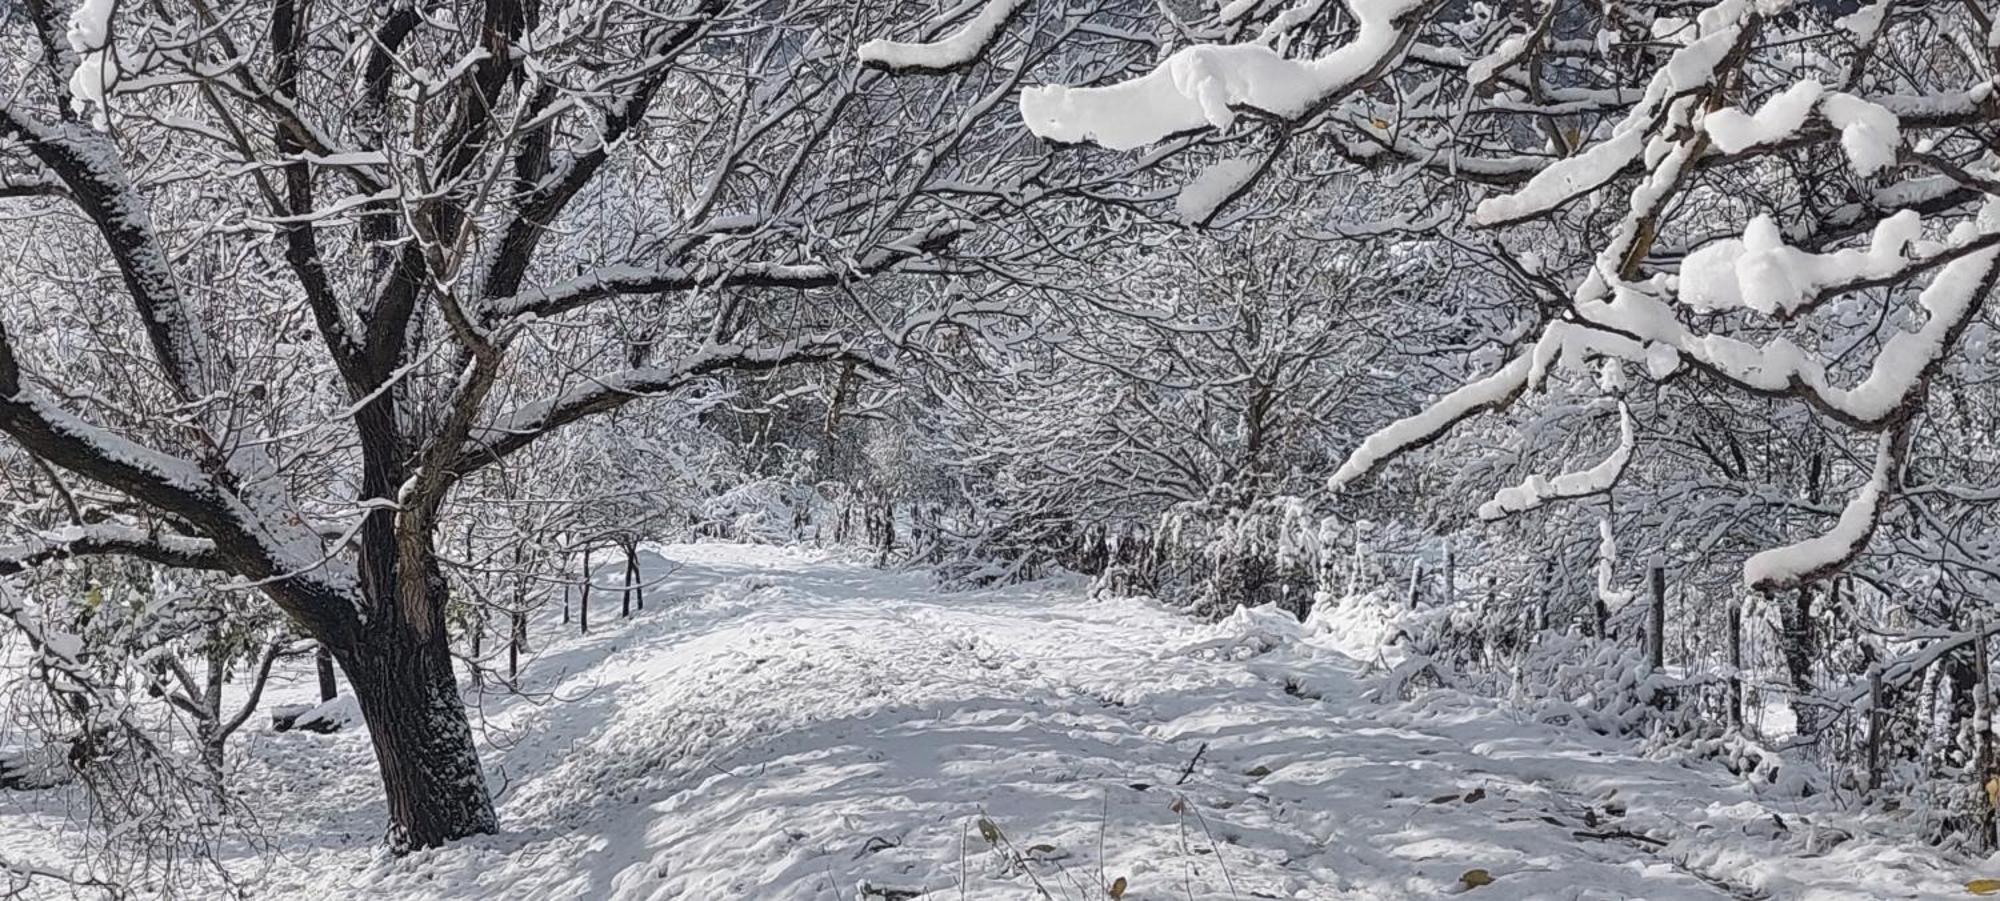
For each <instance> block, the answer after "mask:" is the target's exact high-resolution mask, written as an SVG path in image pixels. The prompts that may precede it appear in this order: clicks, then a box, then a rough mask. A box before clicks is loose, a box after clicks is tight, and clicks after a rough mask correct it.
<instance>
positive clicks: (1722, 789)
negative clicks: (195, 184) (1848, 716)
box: [0, 544, 1980, 901]
mask: <svg viewBox="0 0 2000 901" xmlns="http://www.w3.org/2000/svg"><path fill="white" fill-rule="evenodd" d="M669 561H671V562H669ZM643 562H644V564H645V572H644V573H643V575H644V577H645V579H646V580H647V581H649V582H652V583H654V584H652V585H651V587H650V588H649V590H648V597H647V603H646V609H645V611H644V612H643V613H636V614H635V615H634V617H633V618H632V619H629V620H621V619H619V618H618V615H617V614H618V600H617V597H616V595H615V594H614V593H612V592H611V591H609V590H607V589H602V588H601V589H600V590H599V592H598V594H597V595H596V597H595V599H594V601H593V606H594V610H593V613H594V616H593V622H594V627H593V632H592V634H590V635H589V636H576V635H574V634H571V633H569V632H567V631H564V630H565V627H563V626H562V625H560V623H559V622H558V619H557V616H558V614H557V613H556V612H555V611H548V613H549V617H548V618H547V619H546V620H543V621H541V622H538V623H537V624H536V627H535V633H536V636H537V638H538V644H539V653H536V654H534V655H532V657H531V659H530V662H529V664H528V670H527V672H528V674H529V676H530V678H529V679H528V680H527V689H528V694H527V695H526V696H524V697H489V698H488V699H487V700H486V702H485V704H484V705H483V706H484V714H483V716H479V717H476V719H475V724H476V726H477V728H479V729H480V731H481V737H482V743H483V745H484V749H485V761H486V766H487V771H488V778H489V780H491V782H492V783H493V785H494V786H495V787H496V790H497V791H499V792H500V807H501V815H502V820H503V830H504V831H503V833H502V834H501V835H498V836H493V837H487V838H482V839H475V840H472V841H468V842H463V843H460V844H458V845H456V846H454V847H451V848H447V849H445V850H442V851H437V852H427V853H422V854H418V855H413V856H411V857H409V858H405V859H402V860H393V859H390V858H388V857H387V856H386V855H384V854H382V853H381V852H380V851H379V850H378V849H377V845H376V836H377V830H378V829H379V824H380V823H381V821H382V810H381V801H380V799H379V796H378V793H377V791H376V788H375V784H374V775H373V773H372V771H371V769H370V764H369V757H368V749H367V742H366V737H365V735H363V734H361V732H360V727H358V726H354V727H350V728H349V729H348V730H346V731H344V732H342V733H339V734H336V735H333V736H314V735H302V734H296V733H288V734H282V735H280V734H273V733H270V732H269V731H268V729H267V727H265V725H264V723H263V722H261V717H260V722H259V723H258V728H257V730H256V734H254V735H252V736H250V737H249V738H248V739H246V741H245V746H244V748H243V749H242V750H241V751H239V752H237V753H238V759H240V760H243V761H244V763H243V767H242V772H241V773H239V776H238V784H239V785H241V786H242V787H243V790H245V791H246V792H249V793H251V795H252V796H253V801H255V802H256V804H257V807H258V809H261V810H266V811H270V814H269V819H268V821H267V822H266V824H265V826H266V829H267V830H268V832H269V834H270V837H271V839H272V840H273V841H274V842H275V843H276V845H277V847H278V848H279V855H278V857H277V858H276V860H275V862H274V863H273V864H272V865H271V868H270V869H269V870H267V871H263V872H260V873H256V872H251V871H247V870H246V873H250V874H251V875H254V876H255V878H256V879H257V880H258V883H257V884H258V886H259V887H258V889H257V890H256V894H257V895H260V896H266V897H288V898H289V897H297V898H306V897H313V898H330V897H352V896H383V897H389V896H393V897H398V898H447V897H451V898H460V897H463V898H470V897H495V898H498V897H506V898H593V899H596V898H618V899H637V898H658V899H724V898H754V899H771V901H805V899H815V901H832V899H856V898H861V899H878V898H879V899H897V898H911V897H930V898H939V899H951V898H961V897H964V898H1036V897H1042V896H1043V895H1042V893H1043V892H1046V896H1047V897H1051V898H1071V899H1097V898H1103V897H1107V890H1106V887H1107V886H1109V885H1110V884H1111V883H1112V882H1114V881H1115V880H1117V879H1119V878H1123V879H1124V880H1125V884H1126V886H1127V888H1126V891H1125V892H1124V897H1125V898H1126V899H1128V901H1130V899H1173V898H1189V897H1193V898H1200V899H1210V898H1245V899H1247V898H1297V899H1321V898H1324V899H1345V898H1380V899H1394V898H1418V897H1434V896H1437V895H1439V894H1443V893H1454V892H1461V891H1462V892H1466V893H1468V894H1471V895H1473V897H1476V898H1486V899H1501V898H1759V897H1771V898H1802V897H1813V898H1857V899H1859V898H1896V897H1935V896H1948V895H1961V894H1962V893H1963V891H1964V889H1963V883H1964V882H1965V880H1966V879H1968V878H1971V877H1972V876H1974V875H1980V874H1977V873H1973V872H1968V865H1967V864H1965V863H1963V862H1956V861H1950V860H1945V859H1942V858H1939V857H1937V856H1935V855H1933V854H1931V853H1929V852H1928V851H1926V850H1923V849H1922V847H1921V846H1919V845H1916V844H1915V843H1914V842H1912V841H1911V837H1910V836H1908V835H1903V834H1900V833H1899V826H1898V824H1896V823H1895V822H1893V821H1890V820H1887V819H1882V818H1879V817H1878V818H1877V819H1875V820H1868V821H1864V820H1860V819H1857V818H1853V817H1851V816H1849V815H1847V814H1843V813H1840V812H1838V810H1837V809H1836V808H1835V807H1834V806H1832V805H1830V804H1828V803H1826V802H1823V801H1818V800H1812V801H1801V800H1797V799H1782V798H1780V799H1760V798H1759V797H1758V796H1757V794H1756V793H1755V792H1754V791H1752V790H1751V789H1750V788H1749V787H1747V786H1745V785H1744V784H1743V783H1742V782H1741V780H1739V779H1737V778H1736V777H1734V776H1732V775H1730V774H1729V773H1728V772H1726V771H1725V770H1723V769H1722V768H1721V767H1719V766H1718V765H1715V764H1713V763H1708V762H1702V761H1695V762H1690V763H1682V762H1679V761H1677V760H1670V759H1661V760H1649V759H1646V758H1644V757H1643V756H1641V755H1639V754H1638V752H1637V751H1636V750H1635V748H1636V745H1635V743H1634V741H1633V740H1632V739H1614V738H1606V737H1601V736H1597V735H1594V734H1591V733H1588V732H1585V731H1583V730H1581V729H1576V728H1570V727H1562V726H1551V725H1544V724H1539V723H1534V722H1530V721H1527V720H1526V718H1525V717H1524V716H1523V715H1522V714H1520V713H1519V712H1518V711H1516V710H1515V709H1513V708H1511V707H1510V706H1509V705H1508V704H1507V703H1506V702H1504V701H1497V700H1493V699H1486V698H1479V697H1473V696H1469V695H1465V694H1461V693H1458V692H1454V691H1451V690H1440V691H1435V692H1431V693H1429V694H1426V695H1423V696H1421V697H1420V698H1419V700H1417V701H1415V702H1404V701H1399V700H1395V699H1389V700H1387V701H1378V700H1376V699H1375V698H1374V697H1373V693H1374V690H1375V689H1376V688H1377V687H1378V686H1379V685H1380V684H1381V681H1382V680H1381V678H1380V677H1381V675H1382V674H1381V671H1380V669H1379V667H1378V668H1373V669H1371V666H1370V663H1369V662H1368V661H1367V660H1364V659H1357V658H1358V657H1366V656H1368V655H1369V654H1370V650H1369V645H1371V644H1372V643H1373V642H1374V641H1375V640H1376V639H1377V638H1379V636H1376V635H1373V634H1372V633H1371V632H1370V630H1369V629H1368V628H1367V626H1366V625H1365V624H1363V623H1356V622H1343V623H1340V624H1328V625H1325V626H1321V624H1318V623H1315V624H1314V626H1315V628H1307V627H1301V626H1299V625H1297V624H1296V623H1293V622H1291V621H1289V620H1288V619H1286V618H1285V617H1282V616H1279V615H1276V614H1271V615H1263V614H1260V613H1257V612H1249V613H1239V615H1238V616H1236V617H1235V618H1233V619H1230V620H1226V621H1224V622H1222V623H1219V624H1216V625H1213V626H1209V625H1203V624H1199V623H1196V622H1193V621H1190V620H1188V619H1186V618H1184V617H1181V616H1178V615H1176V614H1174V613H1172V612H1169V611H1167V610H1166V609H1164V608H1161V607H1159V606H1157V605H1155V604H1152V603H1151V602H1147V601H1141V600H1130V599H1088V598H1086V597H1085V593H1084V591H1083V589H1082V588H1081V586H1080V585H1078V584H1077V583H1074V582H1043V583H1039V584H1034V585H1028V586H1021V587H1013V588H1006V589H1000V590H993V591H978V592H969V593H967V592H948V591H943V590H940V589H938V588H937V587H935V586H934V584H933V583H932V581H931V579H930V578H929V577H928V576H927V575H925V574H923V573H920V572H883V571H878V570H875V569H872V568H870V567H868V566H867V565H866V563H865V562H862V561H858V560H850V559H848V558H844V557H840V556H834V555H829V554H822V553H816V552H811V551H800V550H788V549H780V548H767V547H746V546H735V545H720V544H704V545H693V546H668V547H662V548H655V549H649V550H647V551H646V552H644V555H643ZM618 569H619V568H615V567H606V568H605V570H604V571H605V572H606V573H617V571H618ZM605 578H606V579H607V581H606V582H603V583H601V584H610V581H612V580H615V579H617V578H622V574H618V575H610V576H606V577H605ZM567 628H568V629H573V628H574V626H570V627H567ZM294 675H295V677H296V680H297V681H296V682H294V683H291V684H287V685H285V686H283V687H281V688H280V689H278V695H279V697H278V699H277V703H284V702H287V701H290V700H294V699H297V698H303V697H304V696H306V695H309V694H311V692H312V690H313V689H312V685H311V679H310V667H309V664H307V665H306V666H305V667H304V668H302V669H301V670H300V671H299V672H298V673H296V674H294ZM49 809H50V810H53V809H54V808H53V806H52V805H51V807H50V808H49ZM38 816H39V817H40V819H39V820H38V819H37V817H38ZM982 818H983V819H984V825H982V822H981V821H982ZM50 827H56V828H60V823H59V821H58V820H57V818H56V815H55V814H53V813H48V814H44V815H38V814H36V813H35V812H33V811H32V810H29V811H22V812H16V813H14V814H10V815H6V816H4V817H0V851H4V852H5V853H8V854H10V855H15V856H17V857H18V856H24V855H32V854H34V853H37V852H38V851H39V852H40V853H44V854H46V853H48V850H49V847H50V846H49V844H48V843H47V841H46V840H44V839H38V838H37V837H36V836H35V831H36V830H37V829H39V828H50ZM246 866H247V864H246ZM1474 869H1480V870H1484V871H1485V873H1486V875H1488V876H1490V877H1491V882H1490V884H1484V885H1478V886H1469V885H1467V884H1466V883H1465V882H1463V881H1462V877H1464V876H1465V874H1466V873H1467V872H1468V871H1471V870H1474ZM1473 881H1474V882H1478V881H1481V880H1480V879H1479V877H1478V876H1477V875H1475V876H1474V877H1473Z"/></svg>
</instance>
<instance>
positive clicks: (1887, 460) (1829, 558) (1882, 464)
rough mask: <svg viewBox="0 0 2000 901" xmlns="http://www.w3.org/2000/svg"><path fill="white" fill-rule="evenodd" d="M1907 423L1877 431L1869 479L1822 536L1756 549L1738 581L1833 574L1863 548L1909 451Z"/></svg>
mask: <svg viewBox="0 0 2000 901" xmlns="http://www.w3.org/2000/svg"><path fill="white" fill-rule="evenodd" d="M1908 442H1909V427H1908V426H1907V425H1904V426H1900V427H1898V428H1895V429H1891V430H1890V431H1888V432H1885V433H1883V434H1882V436H1881V439H1880V441H1879V443H1878V445H1877V448H1876V451H1875V469H1874V471H1873V472H1872V473H1871V474H1870V475H1869V476H1868V481H1867V482H1866V483H1864V484H1863V485H1862V486H1861V489H1860V490H1859V491H1857V492H1855V494H1854V497H1853V498H1852V499H1850V500H1849V501H1848V502H1847V506H1846V507H1843V508H1841V511H1840V519H1839V520H1838V521H1837V522H1835V523H1834V524H1833V528H1832V529H1831V530H1829V531H1827V532H1825V533H1824V534H1820V535H1815V536H1813V537H1811V538H1807V539H1805V540H1803V541H1799V542H1795V543H1793V544H1788V545H1786V546H1784V547H1777V548H1771V549H1769V550H1765V551H1760V552H1758V553H1757V554H1756V555H1754V556H1752V557H1751V558H1750V559H1749V560H1746V561H1744V563H1743V581H1744V583H1745V584H1747V585H1749V586H1750V587H1752V588H1756V589H1762V590H1766V591H1769V590H1775V589H1779V588H1789V587H1791V586H1794V585H1798V584H1800V583H1804V582H1811V581H1813V580H1814V579H1819V578H1822V577H1824V576H1826V575H1828V574H1830V573H1834V572H1838V571H1839V570H1840V568H1841V567H1842V566H1845V565H1846V564H1847V561H1849V560H1852V559H1854V558H1855V557H1856V556H1857V555H1859V554H1860V553H1861V552H1862V551H1863V550H1865V549H1866V548H1867V547H1868V540H1869V539H1870V538H1872V537H1874V535H1875V527H1876V525H1877V524H1878V523H1880V521H1881V519H1882V505H1883V503H1884V502H1885V500H1886V495H1888V494H1889V492H1890V490H1891V489H1892V488H1893V487H1894V482H1895V479H1896V477H1897V474H1898V473H1897V470H1898V469H1900V468H1901V466H1902V463H1903V455H1904V453H1905V452H1906V451H1907V449H1908Z"/></svg>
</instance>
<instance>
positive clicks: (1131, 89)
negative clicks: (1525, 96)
mask: <svg viewBox="0 0 2000 901" xmlns="http://www.w3.org/2000/svg"><path fill="white" fill-rule="evenodd" d="M1427 2H1428V0H1349V3H1348V8H1349V9H1350V10H1352V11H1353V13H1354V17H1355V19H1356V20H1357V22H1358V23H1359V27H1358V28H1357V29H1356V32H1355V36H1354V40H1353V41H1352V42H1350V43H1348V44H1346V45H1345V46H1342V47H1340V48H1339V49H1337V50H1334V51H1333V52H1331V53H1329V54H1327V55H1326V56H1322V57H1320V58H1318V59H1312V60H1294V59H1286V58H1285V57H1284V56H1282V55H1280V54H1279V53H1278V51H1276V50H1273V49H1271V48H1270V47H1266V46H1264V45H1262V44H1229V45H1217V44H1204V45H1200V46H1195V47H1188V48H1186V49H1184V50H1181V51H1180V52H1178V53H1175V54H1174V55H1172V56H1170V57H1167V59H1166V61H1165V62H1162V63H1161V64H1160V65H1159V67H1158V68H1155V69H1154V70H1153V71H1152V72H1149V73H1147V74H1145V75H1142V76H1140V77H1138V78H1135V79H1132V80H1131V81H1126V82H1122V83H1119V84H1114V85H1107V86H1104V87H1092V88H1073V87H1068V86H1065V85H1047V86H1044V87H1039V88H1030V89H1027V90H1024V91H1022V92H1021V118H1022V119H1023V120H1024V121H1025V122H1026V123H1027V126H1028V129H1029V130H1030V131H1033V132H1034V133H1035V134H1037V135H1040V136H1042V137H1044V138H1048V139H1051V140H1056V141H1064V142H1069V143H1081V142H1084V141H1092V142H1095V143H1097V144H1101V145H1103V146H1105V147H1109V148H1112V149H1114V150H1131V149H1133V148H1136V147H1143V146H1145V145H1147V144H1152V143H1155V142H1157V141H1160V140H1162V139H1164V138H1166V137H1168V136H1169V135H1174V134H1179V133H1181V132H1185V131H1192V130H1195V129H1198V128H1203V127H1208V126H1213V127H1216V128H1226V127H1228V126H1229V125H1230V124H1231V123H1232V122H1234V121H1236V108H1237V107H1246V106H1247V107H1254V108H1256V109H1260V110H1263V111H1265V112H1268V113H1271V114H1273V115H1277V116H1283V117H1286V118H1293V117H1296V116H1299V115H1302V114H1304V113H1305V112H1306V110H1307V109H1309V108H1311V107H1312V105H1313V104H1314V103H1317V102H1319V101H1320V100H1323V99H1325V98H1327V97H1331V96H1334V95H1337V94H1340V93H1343V92H1345V91H1348V90H1351V89H1352V88H1354V87H1355V86H1357V85H1358V84H1360V83H1361V82H1362V81H1363V80H1364V79H1366V78H1367V77H1368V76H1369V75H1371V74H1372V73H1374V72H1376V71H1378V70H1379V69H1380V68H1381V67H1383V66H1385V65H1387V64H1389V63H1390V62H1391V61H1392V60H1393V59H1394V58H1395V57H1396V56H1397V55H1398V54H1400V53H1401V52H1402V50H1403V47H1404V46H1405V45H1406V44H1407V43H1408V40H1409V38H1410V36H1411V35H1410V30H1411V29H1412V28H1413V27H1414V25H1413V23H1412V22H1410V21H1408V20H1409V19H1410V18H1414V17H1413V16H1412V15H1411V14H1412V13H1415V12H1416V11H1418V10H1419V9H1421V8H1422V7H1424V6H1425V5H1426V4H1427Z"/></svg>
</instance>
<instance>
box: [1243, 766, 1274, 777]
mask: <svg viewBox="0 0 2000 901" xmlns="http://www.w3.org/2000/svg"><path fill="white" fill-rule="evenodd" d="M1243 775H1245V776H1249V777H1250V778H1252V779H1262V778H1264V777H1265V776H1269V775H1271V768H1270V767H1267V766H1265V765H1263V764H1261V763H1260V764H1257V765H1256V766H1253V767H1251V768H1250V769H1249V770H1247V771H1245V772H1244V774H1243Z"/></svg>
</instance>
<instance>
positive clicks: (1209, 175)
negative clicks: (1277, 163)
mask: <svg viewBox="0 0 2000 901" xmlns="http://www.w3.org/2000/svg"><path fill="white" fill-rule="evenodd" d="M1262 168H1263V164H1262V163H1261V162H1260V161H1259V160H1257V159H1256V158H1252V157H1245V158H1243V159H1234V160H1222V161H1220V162H1216V163H1212V164H1210V165H1209V166H1207V167H1206V168H1204V169H1202V170H1201V174H1199V175H1197V176H1195V178H1194V180H1193V181H1190V182H1188V183H1187V185H1186V186H1185V187H1183V188H1181V191H1180V194H1179V195H1177V196H1175V197H1174V213H1175V215H1177V216H1179V217H1180V221H1181V223H1182V224H1184V225H1199V224H1201V223H1204V222H1207V221H1208V220H1209V219H1210V218H1211V217H1213V216H1214V215H1215V211H1216V210H1217V209H1218V208H1220V207H1221V206H1222V204H1223V203H1224V202H1225V201H1227V200H1229V198H1231V197H1234V196H1235V195H1236V194H1237V193H1239V192H1241V191H1242V190H1243V188H1244V186H1245V185H1247V184H1249V182H1250V180H1251V179H1252V178H1255V177H1256V175H1257V172H1258V171H1259V170H1261V169H1262Z"/></svg>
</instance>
